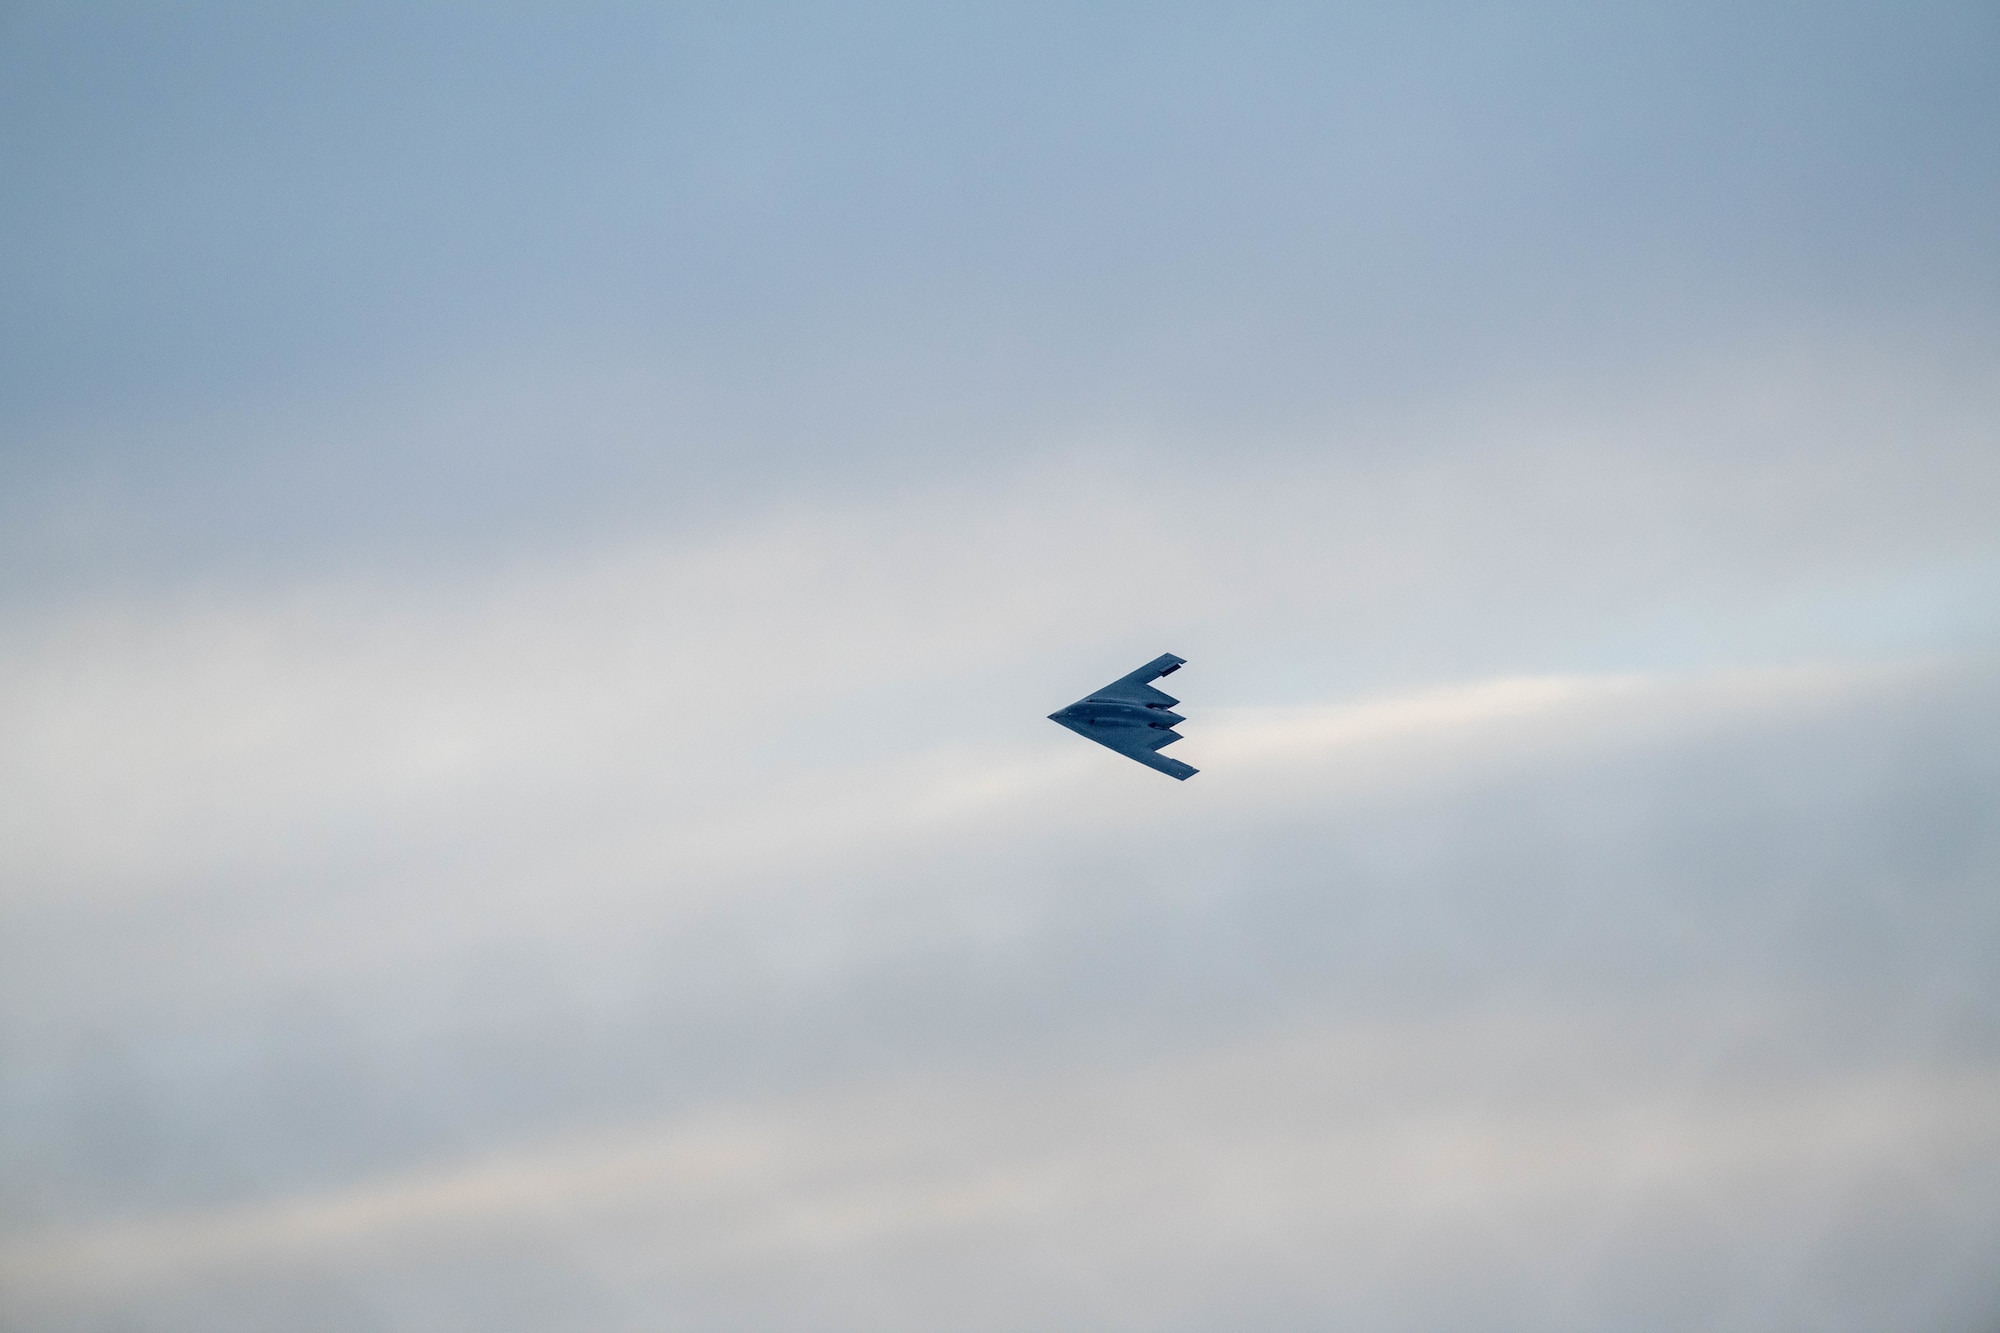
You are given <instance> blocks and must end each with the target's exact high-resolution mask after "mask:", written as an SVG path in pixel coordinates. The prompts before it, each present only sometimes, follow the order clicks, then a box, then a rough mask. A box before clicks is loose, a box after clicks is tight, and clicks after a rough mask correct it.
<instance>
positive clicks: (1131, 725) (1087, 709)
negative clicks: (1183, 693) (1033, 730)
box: [1049, 653, 1201, 782]
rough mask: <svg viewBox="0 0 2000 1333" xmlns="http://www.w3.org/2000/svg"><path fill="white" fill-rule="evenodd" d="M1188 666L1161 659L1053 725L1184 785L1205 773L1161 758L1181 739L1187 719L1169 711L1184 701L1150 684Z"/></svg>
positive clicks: (1167, 656) (1055, 717) (1053, 717)
mask: <svg viewBox="0 0 2000 1333" xmlns="http://www.w3.org/2000/svg"><path fill="white" fill-rule="evenodd" d="M1185 664H1186V659H1185V658H1180V657H1175V656H1174V655H1173V654H1172V653H1162V654H1161V655H1160V656H1158V657H1156V658H1154V659H1153V660H1152V661H1150V662H1148V663H1146V665H1144V666H1142V667H1140V668H1139V669H1138V670H1137V671H1134V672H1133V673H1132V674H1131V675H1129V676H1120V677H1119V678H1118V679H1117V680H1114V681H1112V682H1111V683H1110V684H1109V685H1106V686H1105V687H1104V688H1103V689H1101V690H1098V691H1097V692H1096V693H1095V694H1092V695H1090V696H1088V697H1087V698H1083V699H1078V700H1077V701H1076V702H1075V703H1073V704H1071V705H1070V706H1069V707H1068V708H1065V709H1063V710H1062V711H1061V712H1060V713H1050V714H1049V721H1051V722H1060V723H1062V725H1064V726H1065V727H1068V728H1069V729H1070V730H1071V731H1073V732H1075V733H1076V734H1077V735H1079V736H1088V737H1089V738H1090V739H1091V740H1094V741H1096V742H1097V743H1098V744H1099V745H1103V746H1108V747H1109V748H1111V749H1113V750H1116V751H1118V753H1120V754H1122V755H1124V756H1125V757H1126V758H1128V759H1136V760H1138V761H1139V762H1140V763H1142V764H1144V765H1145V766H1146V767H1148V768H1157V769H1159V770H1160V772H1162V773H1165V774H1166V775H1167V776H1168V777H1170V778H1179V779H1180V780H1181V781H1182V782H1185V781H1187V780H1188V779H1189V778H1191V777H1193V776H1194V775H1195V774H1196V773H1198V772H1200V771H1201V770H1199V769H1197V768H1195V767H1194V766H1193V765H1191V764H1183V763H1182V762H1181V761H1180V760H1178V759H1169V758H1167V757H1166V756H1165V755H1163V754H1161V753H1160V747H1161V746H1163V745H1172V744H1173V743H1174V742H1175V741H1177V740H1179V739H1180V738H1181V734H1180V733H1179V732H1178V731H1175V730H1174V723H1176V722H1185V721H1187V719H1186V718H1184V717H1182V716H1181V715H1180V714H1179V713H1175V712H1171V711H1169V710H1170V709H1172V708H1173V706H1174V705H1175V704H1177V703H1179V702H1180V700H1179V699H1176V698H1174V697H1173V696H1172V695H1171V694H1168V693H1167V692H1166V691H1164V690H1156V689H1154V688H1153V687H1152V686H1151V685H1150V684H1148V683H1147V682H1149V681H1154V680H1158V679H1159V678H1160V677H1161V676H1170V675H1172V674H1173V673H1174V672H1176V671H1179V670H1180V669H1181V667H1182V666H1184V665H1185Z"/></svg>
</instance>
